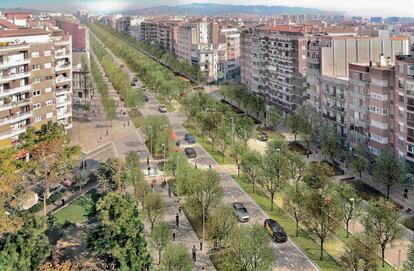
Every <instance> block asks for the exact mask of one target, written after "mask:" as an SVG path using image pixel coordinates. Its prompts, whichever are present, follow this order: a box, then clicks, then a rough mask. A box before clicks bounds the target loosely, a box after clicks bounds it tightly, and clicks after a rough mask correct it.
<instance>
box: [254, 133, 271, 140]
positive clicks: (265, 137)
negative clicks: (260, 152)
mask: <svg viewBox="0 0 414 271" xmlns="http://www.w3.org/2000/svg"><path fill="white" fill-rule="evenodd" d="M256 137H257V139H259V140H260V141H263V142H265V141H269V136H268V135H267V134H266V133H263V132H257V134H256Z"/></svg>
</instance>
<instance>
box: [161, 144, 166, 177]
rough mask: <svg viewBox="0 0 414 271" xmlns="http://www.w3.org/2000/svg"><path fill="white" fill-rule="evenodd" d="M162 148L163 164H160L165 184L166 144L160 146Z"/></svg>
mask: <svg viewBox="0 0 414 271" xmlns="http://www.w3.org/2000/svg"><path fill="white" fill-rule="evenodd" d="M161 146H162V147H163V149H164V163H163V164H162V171H163V172H164V182H165V175H166V174H165V162H166V161H165V149H166V147H167V145H166V144H162V145H161Z"/></svg>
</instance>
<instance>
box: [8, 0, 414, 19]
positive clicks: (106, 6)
mask: <svg viewBox="0 0 414 271" xmlns="http://www.w3.org/2000/svg"><path fill="white" fill-rule="evenodd" d="M189 3H222V4H224V3H226V4H244V5H256V4H263V5H287V6H302V7H313V8H321V9H328V10H339V11H344V12H346V13H347V14H350V15H351V14H352V15H366V16H371V15H379V16H413V17H414V0H0V7H6V8H13V7H33V8H40V9H49V10H55V11H56V10H62V11H71V12H73V11H75V10H78V9H88V10H91V11H108V10H118V11H119V10H122V9H130V8H141V7H148V6H156V5H163V4H166V5H176V4H189Z"/></svg>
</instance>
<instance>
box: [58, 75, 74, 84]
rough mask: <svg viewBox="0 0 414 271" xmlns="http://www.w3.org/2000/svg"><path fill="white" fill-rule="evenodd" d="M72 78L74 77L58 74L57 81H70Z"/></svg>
mask: <svg viewBox="0 0 414 271" xmlns="http://www.w3.org/2000/svg"><path fill="white" fill-rule="evenodd" d="M70 80H72V78H70V77H69V76H58V77H56V83H62V82H65V81H70Z"/></svg>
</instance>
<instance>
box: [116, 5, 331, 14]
mask: <svg viewBox="0 0 414 271" xmlns="http://www.w3.org/2000/svg"><path fill="white" fill-rule="evenodd" d="M122 13H123V14H128V15H153V16H157V15H188V16H192V15H195V16H196V15H207V16H211V15H237V14H249V15H276V14H326V13H332V12H329V11H325V10H321V9H314V8H303V7H288V6H265V5H251V6H246V5H225V4H209V3H205V4H200V3H193V4H187V5H176V6H155V7H149V8H142V9H133V10H125V11H123V12H122Z"/></svg>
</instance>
